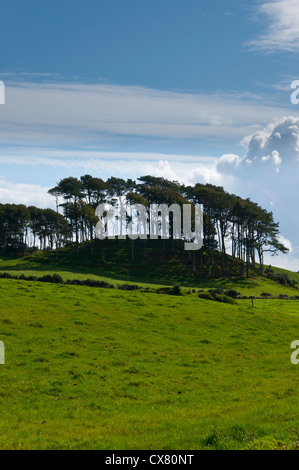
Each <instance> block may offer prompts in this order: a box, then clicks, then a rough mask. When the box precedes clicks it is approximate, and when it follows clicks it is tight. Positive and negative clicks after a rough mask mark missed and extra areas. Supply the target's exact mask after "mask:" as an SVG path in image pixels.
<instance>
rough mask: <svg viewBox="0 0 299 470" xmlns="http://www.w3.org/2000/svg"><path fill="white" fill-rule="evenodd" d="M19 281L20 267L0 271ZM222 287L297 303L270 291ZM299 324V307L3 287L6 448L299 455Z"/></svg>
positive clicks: (239, 284) (271, 287) (270, 287)
mask: <svg viewBox="0 0 299 470" xmlns="http://www.w3.org/2000/svg"><path fill="white" fill-rule="evenodd" d="M26 268H27V269H26ZM8 270H10V271H11V272H12V271H14V272H17V271H18V272H19V273H20V272H21V267H20V266H19V267H18V268H17V264H16V262H15V261H9V260H7V259H6V260H3V261H2V262H0V271H2V272H3V271H8ZM30 270H31V271H30ZM23 271H24V272H26V273H28V272H29V271H30V272H32V273H37V272H38V267H35V268H34V267H32V266H25V264H24V265H23ZM23 271H22V272H23ZM43 271H44V272H46V270H44V269H43ZM49 272H51V269H49ZM60 273H61V274H62V275H63V276H64V277H65V276H66V277H67V276H71V277H72V276H74V277H76V278H78V272H76V273H72V272H71V270H68V271H64V270H63V269H62V270H61V271H60ZM94 276H95V274H94ZM82 277H91V274H90V273H84V274H82ZM100 277H101V276H100ZM212 284H213V286H214V287H215V286H217V285H223V284H226V287H232V286H234V288H237V289H238V290H239V291H240V292H242V293H243V294H244V293H247V294H248V293H250V294H251V295H257V294H260V293H261V292H262V291H267V292H270V293H273V294H274V293H277V292H278V293H285V294H288V295H291V294H294V292H295V294H296V293H297V292H298V291H296V290H295V291H294V289H287V288H285V287H283V286H279V285H278V284H276V283H274V282H272V281H269V280H265V279H255V280H239V281H238V280H237V279H235V280H231V281H224V280H223V279H222V280H218V281H213V282H212ZM213 286H212V287H213ZM204 287H207V285H205V286H204ZM210 287H211V286H210ZM298 319H299V311H298V301H296V300H282V299H269V300H259V299H257V300H254V307H252V304H251V300H237V301H236V304H234V305H229V304H225V303H218V302H212V301H209V300H203V299H200V298H198V295H197V293H194V294H190V295H184V296H181V297H180V296H177V297H176V296H170V295H158V294H151V293H144V292H139V291H136V292H127V291H120V290H118V289H99V288H91V287H85V286H69V285H64V284H50V283H40V282H28V281H20V280H5V279H1V280H0V339H1V340H2V341H3V342H4V343H5V348H6V364H5V366H0V376H1V381H0V416H1V419H0V449H111V450H113V449H175V450H177V449H185V450H186V449H249V448H273V447H275V448H277V447H282V446H290V447H289V448H293V447H294V445H293V444H294V443H295V442H297V441H298V440H299V425H298V422H299V419H298V418H299V411H298V409H299V406H298V405H299V398H298V389H299V375H298V374H299V366H295V365H292V364H291V361H290V356H291V353H292V350H291V349H290V344H291V342H292V341H294V340H296V339H299V323H298Z"/></svg>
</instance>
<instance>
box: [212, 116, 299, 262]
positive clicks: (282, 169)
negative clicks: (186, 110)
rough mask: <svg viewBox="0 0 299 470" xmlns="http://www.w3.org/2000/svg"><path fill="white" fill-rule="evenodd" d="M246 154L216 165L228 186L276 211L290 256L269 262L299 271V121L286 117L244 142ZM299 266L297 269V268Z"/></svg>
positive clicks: (224, 160) (232, 156) (223, 158)
mask: <svg viewBox="0 0 299 470" xmlns="http://www.w3.org/2000/svg"><path fill="white" fill-rule="evenodd" d="M242 144H243V146H244V147H245V148H246V152H245V154H244V155H243V156H242V157H241V156H238V155H234V154H231V155H223V156H222V157H221V158H220V159H219V160H218V162H217V163H216V170H217V171H218V172H219V173H220V174H221V175H222V178H223V180H224V181H225V183H226V184H225V186H226V187H227V184H230V189H231V190H233V191H234V192H235V193H236V194H239V195H241V196H243V197H248V196H250V197H251V199H252V200H254V201H255V202H257V203H259V204H260V205H261V206H263V207H265V208H267V209H268V210H271V211H273V213H274V218H275V220H278V221H279V222H280V230H281V232H282V233H283V235H284V236H285V237H287V238H283V237H282V238H281V240H282V242H283V243H285V245H286V246H287V247H288V248H290V249H291V252H290V255H279V257H278V258H275V259H273V258H272V261H271V258H270V257H269V258H267V262H268V263H272V264H276V265H280V266H281V267H286V268H290V269H296V270H298V267H299V243H298V235H297V234H298V233H299V216H298V207H297V206H298V185H299V120H298V118H296V117H292V116H289V117H283V118H281V119H279V120H278V121H276V122H273V123H270V124H269V125H268V126H267V127H266V128H264V129H261V130H259V131H256V132H254V133H253V134H251V135H249V136H247V137H246V138H245V139H243V141H242ZM296 266H297V267H296Z"/></svg>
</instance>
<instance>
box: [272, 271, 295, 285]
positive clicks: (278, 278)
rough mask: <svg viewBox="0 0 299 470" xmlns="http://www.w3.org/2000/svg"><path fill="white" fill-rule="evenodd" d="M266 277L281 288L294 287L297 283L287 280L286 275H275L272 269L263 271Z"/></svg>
mask: <svg viewBox="0 0 299 470" xmlns="http://www.w3.org/2000/svg"><path fill="white" fill-rule="evenodd" d="M265 274H266V277H267V278H268V279H271V280H272V281H275V282H278V283H279V284H281V285H282V286H286V287H296V286H297V284H298V282H297V281H294V280H292V279H290V278H289V276H288V275H287V274H286V273H275V272H274V271H273V269H271V268H268V269H267V270H266V271H265Z"/></svg>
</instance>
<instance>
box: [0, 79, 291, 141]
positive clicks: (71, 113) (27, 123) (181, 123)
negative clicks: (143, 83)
mask: <svg viewBox="0 0 299 470" xmlns="http://www.w3.org/2000/svg"><path fill="white" fill-rule="evenodd" d="M286 113H287V110H286V109H284V108H281V107H279V106H273V105H272V104H271V101H270V100H269V101H267V100H265V99H261V97H253V96H251V95H250V96H248V95H247V94H246V93H244V94H234V93H231V94H223V93H220V92H219V93H213V94H201V93H197V94H196V93H192V94H191V93H181V92H168V91H161V90H153V89H148V88H142V87H132V86H131V87H130V86H127V87H125V86H115V85H106V84H96V85H86V84H77V83H70V84H67V83H64V84H61V83H56V84H55V83H20V82H8V83H6V105H5V107H2V108H1V113H0V139H1V142H2V144H14V145H43V146H51V147H55V146H57V147H58V146H62V145H63V146H68V147H78V146H79V147H80V146H81V148H82V147H83V146H89V147H91V146H94V147H99V145H101V144H103V145H104V144H105V143H108V145H109V143H111V141H112V139H114V140H115V139H116V138H118V139H119V142H121V140H122V139H128V138H130V139H147V140H148V141H149V140H150V139H156V140H157V139H168V140H169V139H172V140H177V139H193V140H198V141H199V140H201V141H203V140H205V141H206V142H213V141H214V142H219V139H221V141H222V142H224V141H226V142H230V141H238V140H239V139H241V138H242V137H243V136H244V135H246V134H248V133H249V132H250V129H252V125H253V124H254V125H258V126H261V125H264V123H265V122H269V121H272V120H273V119H278V118H279V117H280V116H281V115H285V114H286Z"/></svg>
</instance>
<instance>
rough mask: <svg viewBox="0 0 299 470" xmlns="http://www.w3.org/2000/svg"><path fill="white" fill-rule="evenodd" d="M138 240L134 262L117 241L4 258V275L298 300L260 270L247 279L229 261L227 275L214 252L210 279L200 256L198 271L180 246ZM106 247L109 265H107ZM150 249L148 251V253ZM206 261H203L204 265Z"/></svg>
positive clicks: (0, 261)
mask: <svg viewBox="0 0 299 470" xmlns="http://www.w3.org/2000/svg"><path fill="white" fill-rule="evenodd" d="M150 242H151V241H150V240H149V241H147V244H146V245H145V244H144V242H143V241H140V240H136V241H135V242H134V243H135V248H134V259H133V260H132V257H131V250H132V247H131V241H129V240H123V241H121V240H117V241H112V242H110V243H109V242H108V241H107V240H106V241H105V242H104V244H103V242H100V243H99V242H98V241H95V242H94V243H93V244H91V243H83V244H81V245H80V246H79V251H78V252H77V249H76V247H75V246H74V245H72V246H69V247H67V248H63V249H61V250H59V251H58V253H57V254H56V252H55V251H46V252H36V253H33V254H31V255H27V256H24V257H8V256H3V255H2V256H1V255H0V273H1V272H2V273H3V272H5V271H6V272H9V273H11V274H16V275H18V274H21V273H25V274H27V275H32V276H41V275H45V274H53V273H57V274H59V275H61V276H62V278H63V279H65V280H66V279H79V280H81V279H87V278H91V279H98V280H103V281H106V282H109V283H112V284H115V285H117V283H124V282H125V283H129V284H130V283H131V284H132V283H134V284H137V285H140V286H155V285H156V286H172V285H174V284H176V283H179V284H180V285H181V286H182V287H186V288H204V289H208V288H222V289H237V290H238V291H239V292H240V294H242V295H248V296H249V295H254V296H260V295H261V294H262V293H265V292H266V293H269V294H271V295H274V296H278V295H281V294H282V295H283V294H285V295H288V296H294V295H297V294H299V292H298V291H297V290H296V289H293V288H289V287H287V286H283V285H280V284H279V283H277V282H273V281H271V280H269V279H267V278H266V277H265V276H264V277H262V276H261V275H260V271H259V269H258V266H257V267H256V269H254V270H253V269H252V268H251V269H250V272H249V277H247V276H246V275H244V274H243V269H242V264H241V262H240V261H239V260H237V259H233V258H232V257H230V256H228V255H227V256H226V265H225V270H223V268H222V259H221V255H220V253H219V252H216V251H215V252H214V255H213V259H214V266H213V269H212V275H211V276H210V277H209V276H206V274H204V273H205V269H204V268H203V271H201V269H200V262H201V255H200V254H198V253H196V254H195V261H196V265H197V268H196V271H195V272H194V271H193V259H192V257H191V256H190V254H189V253H188V252H184V251H183V250H181V245H180V243H178V242H177V243H173V242H171V241H168V240H167V241H165V242H164V244H162V243H159V241H156V240H155V241H154V242H152V243H150ZM103 246H104V248H105V263H104V262H103V259H102V258H103V253H102V252H103ZM145 246H146V248H145ZM204 261H205V258H204V256H203V263H204ZM273 262H275V257H274V258H273ZM273 269H274V271H275V273H284V274H286V275H287V276H288V278H289V279H290V280H294V281H298V280H299V274H298V273H293V272H291V271H286V270H281V269H279V268H273Z"/></svg>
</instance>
